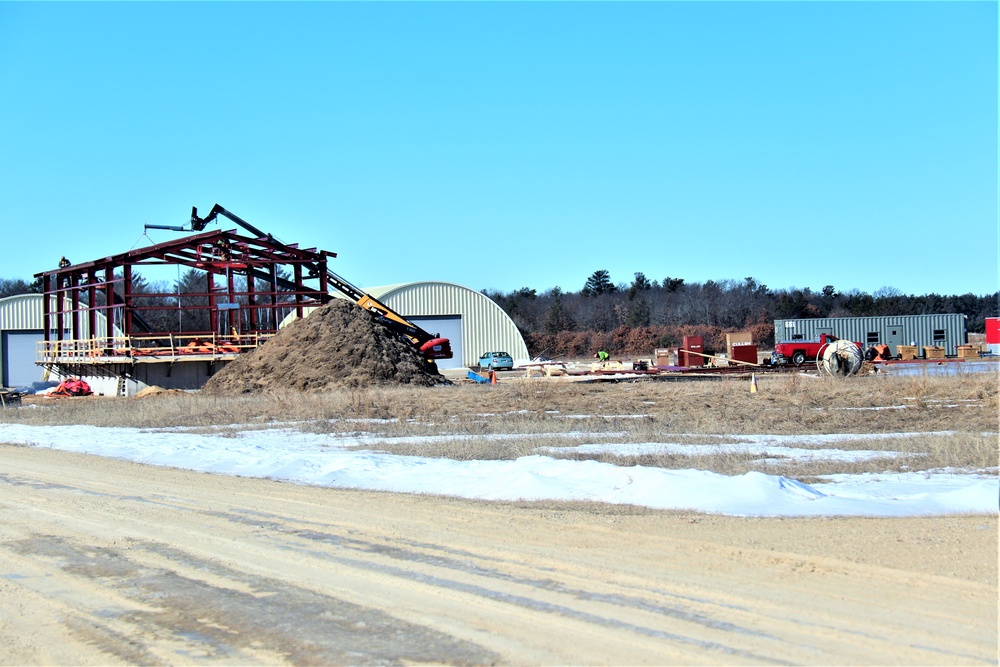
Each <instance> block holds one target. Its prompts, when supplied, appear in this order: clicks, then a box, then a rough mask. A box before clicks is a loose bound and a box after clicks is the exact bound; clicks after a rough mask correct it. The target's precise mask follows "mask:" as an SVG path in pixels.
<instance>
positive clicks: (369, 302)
mask: <svg viewBox="0 0 1000 667" xmlns="http://www.w3.org/2000/svg"><path fill="white" fill-rule="evenodd" d="M220 215H221V216H223V217H225V218H228V219H229V220H231V221H232V222H234V223H236V224H237V225H239V226H240V227H242V228H243V229H245V230H247V231H248V232H250V233H251V234H253V235H254V236H255V237H257V238H264V237H267V238H268V239H271V240H275V239H274V237H273V236H272V235H271V234H268V233H266V232H263V231H261V230H260V229H258V228H257V227H255V226H253V225H251V224H250V223H249V222H247V221H246V220H244V219H243V218H241V217H239V216H238V215H236V214H234V213H231V212H229V211H227V210H226V209H224V208H223V207H222V206H219V205H218V204H216V205H215V206H213V207H212V210H211V211H209V213H208V215H206V216H205V217H203V218H202V217H200V216H199V215H198V208H197V207H196V206H192V207H191V223H190V229H186V228H184V227H181V226H167V225H146V226H145V227H146V229H168V230H171V231H178V232H185V231H194V232H200V231H204V229H205V227H206V226H207V225H208V224H209V223H211V222H213V221H214V220H215V219H216V218H218V216H220ZM325 254H327V255H328V256H332V257H336V254H334V253H325ZM306 268H307V269H309V270H310V271H311V272H313V273H317V274H318V273H319V267H317V266H307V267H306ZM326 274H327V280H328V283H329V285H331V286H332V287H333V288H334V289H336V290H337V291H338V292H340V293H341V294H343V295H344V296H346V297H347V298H348V299H351V300H352V301H354V303H356V304H357V305H359V306H361V307H362V308H364V309H365V310H367V311H368V312H370V313H372V314H373V315H375V317H376V318H377V319H378V321H379V322H380V323H381V324H383V325H384V326H385V327H386V328H388V329H389V330H390V331H392V332H394V333H396V334H397V335H399V336H401V337H403V338H404V339H406V340H407V341H409V342H410V344H412V345H413V346H414V347H416V348H417V351H418V352H419V353H420V355H421V356H423V357H424V358H425V359H426V360H427V361H428V362H432V361H434V360H435V359H451V358H452V356H453V354H452V351H451V342H450V341H449V340H448V339H447V338H441V337H440V336H436V335H432V334H430V333H428V332H426V331H424V330H423V329H421V328H420V327H418V326H417V325H416V324H414V323H412V322H410V321H408V320H407V319H406V318H404V317H403V316H402V315H400V314H399V313H397V312H396V311H394V310H393V309H392V308H390V307H389V306H387V305H385V304H384V303H382V302H381V301H379V300H378V299H376V298H375V297H373V296H371V295H370V294H367V293H366V292H365V291H364V290H361V289H359V288H357V287H355V286H354V285H352V284H351V283H350V282H348V281H347V280H346V279H344V278H343V277H341V276H339V275H337V274H336V273H334V272H333V271H331V270H330V269H329V268H328V269H327V271H326ZM279 282H280V279H279Z"/></svg>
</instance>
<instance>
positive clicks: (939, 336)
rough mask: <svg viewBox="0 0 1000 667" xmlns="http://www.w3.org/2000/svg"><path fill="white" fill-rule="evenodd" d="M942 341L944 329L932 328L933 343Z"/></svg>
mask: <svg viewBox="0 0 1000 667" xmlns="http://www.w3.org/2000/svg"><path fill="white" fill-rule="evenodd" d="M943 342H944V329H935V330H934V343H935V345H936V344H937V343H943Z"/></svg>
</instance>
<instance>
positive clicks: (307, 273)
mask: <svg viewBox="0 0 1000 667" xmlns="http://www.w3.org/2000/svg"><path fill="white" fill-rule="evenodd" d="M330 257H336V254H335V253H332V252H327V251H325V250H316V249H315V248H310V249H302V248H299V247H298V244H285V243H282V242H280V241H278V240H277V239H275V238H273V237H272V236H271V235H270V234H267V235H262V236H259V237H257V238H253V237H250V236H244V235H240V234H237V233H236V231H235V230H226V231H222V230H220V231H211V232H204V233H200V234H194V235H191V236H186V237H183V238H179V239H176V240H173V241H168V242H165V243H158V244H154V245H151V246H148V247H145V248H140V249H136V250H131V251H129V252H126V253H121V254H118V255H113V256H110V257H106V258H104V259H99V260H94V261H91V262H84V263H81V264H70V265H66V266H61V267H60V268H58V269H55V270H52V271H45V272H42V273H38V274H35V277H36V278H40V279H41V282H42V291H43V293H44V294H45V295H46V296H51V297H53V298H44V299H43V300H42V303H43V325H44V342H43V343H42V344H41V348H42V349H40V361H39V363H43V364H45V365H56V364H60V363H62V364H66V363H77V364H78V363H85V362H87V361H89V362H91V363H100V362H101V361H104V362H108V361H115V362H119V363H120V362H121V361H122V357H126V358H128V359H129V360H130V361H131V362H132V363H135V362H139V361H157V360H160V361H164V360H168V359H169V360H177V359H178V358H182V357H184V356H185V355H200V356H201V358H203V359H204V358H205V356H206V355H207V356H209V357H212V358H224V357H227V356H229V357H232V356H233V355H235V354H239V353H240V352H244V351H246V350H248V349H254V348H256V347H257V346H259V345H260V344H261V343H262V342H263V341H264V340H266V339H267V338H269V337H270V336H271V335H273V334H274V333H276V332H277V330H278V325H279V323H280V322H281V321H282V319H283V318H284V316H285V315H287V314H288V313H289V312H292V311H294V312H296V314H297V315H298V316H300V317H301V316H302V314H303V308H307V307H315V306H319V305H322V304H324V303H327V302H328V301H329V300H330V299H331V298H333V297H332V296H331V295H330V294H329V282H328V281H329V276H328V271H327V259H328V258H330ZM150 265H159V266H184V267H188V268H192V269H198V270H200V271H203V272H204V274H205V287H204V291H203V292H198V293H184V294H177V293H151V292H146V291H143V292H141V293H135V292H133V277H134V276H135V275H136V271H135V269H136V267H141V266H150ZM286 276H290V277H286ZM239 278H242V281H240V280H238V279H239ZM238 283H239V284H238ZM181 297H183V298H181ZM150 300H153V301H154V302H155V301H159V302H160V303H153V304H150V303H148V302H149V301H150ZM165 300H173V302H172V303H169V302H168V303H166V304H164V303H162V302H163V301H165ZM185 301H186V302H187V303H185ZM192 302H194V303H192ZM157 310H171V311H180V312H182V313H183V312H185V311H186V312H194V311H201V312H207V314H208V322H209V328H208V329H205V328H202V329H200V330H195V329H191V330H187V329H184V328H182V327H183V320H184V318H183V317H179V318H178V326H177V328H176V329H175V330H163V329H162V327H161V328H160V329H158V330H154V329H153V328H152V327H150V326H149V325H148V323H147V322H146V319H145V318H144V317H143V313H148V312H150V311H157ZM98 314H102V315H104V317H105V318H106V320H107V323H108V325H107V327H106V333H105V335H104V336H100V337H98V336H97V335H96V334H91V336H90V338H86V339H84V337H83V336H84V335H85V334H84V333H83V332H84V331H88V332H97V331H98V328H97V326H96V321H97V319H98ZM189 319H191V318H189ZM203 319H204V318H203ZM84 322H86V323H87V324H88V325H89V326H84Z"/></svg>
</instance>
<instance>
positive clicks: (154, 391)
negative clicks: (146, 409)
mask: <svg viewBox="0 0 1000 667" xmlns="http://www.w3.org/2000/svg"><path fill="white" fill-rule="evenodd" d="M183 393H184V392H183V391H181V390H180V389H164V388H163V387H160V386H158V385H155V384H154V385H151V386H149V387H146V388H145V389H143V390H141V391H138V392H136V394H135V398H146V397H147V396H163V395H164V394H183Z"/></svg>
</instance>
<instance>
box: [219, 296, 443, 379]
mask: <svg viewBox="0 0 1000 667" xmlns="http://www.w3.org/2000/svg"><path fill="white" fill-rule="evenodd" d="M445 382H446V380H445V379H444V377H442V376H441V375H440V374H439V373H438V371H437V366H436V365H435V364H433V363H428V362H427V361H426V360H425V359H424V358H423V357H421V356H420V354H419V353H418V352H417V349H416V348H415V347H414V346H413V345H411V344H410V343H409V342H406V341H403V340H401V339H400V338H399V337H398V336H397V335H396V334H394V333H393V332H392V331H390V330H389V329H387V328H386V327H385V326H383V325H382V324H380V323H379V322H378V321H377V320H376V319H375V317H374V316H373V315H372V314H371V313H369V312H368V311H366V310H364V309H362V308H360V307H358V306H357V305H355V304H354V303H351V302H349V301H344V300H342V299H334V300H333V301H331V302H330V303H329V304H327V305H325V306H323V307H322V308H318V309H317V310H315V311H314V312H313V313H312V314H310V315H309V317H306V318H303V319H301V320H297V321H296V322H294V323H293V324H291V325H290V326H287V327H285V328H284V329H282V330H281V331H279V332H278V333H277V335H275V336H274V338H272V339H270V340H269V341H267V342H266V343H265V344H264V345H261V346H260V347H259V348H258V349H257V350H254V351H253V352H250V353H247V354H244V355H242V356H241V357H240V358H238V359H237V360H236V361H234V362H232V363H230V364H229V365H228V366H226V367H225V368H224V369H223V370H222V371H220V372H219V373H218V374H216V375H215V376H214V377H212V379H211V380H209V381H208V383H207V384H206V385H205V386H204V388H203V389H202V392H204V393H207V394H216V395H223V394H247V393H255V392H261V391H269V390H284V389H296V390H300V391H324V390H327V389H332V388H338V387H365V386H373V385H390V384H410V385H418V386H433V385H438V384H444V383H445Z"/></svg>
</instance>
